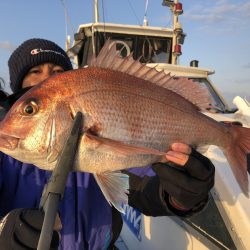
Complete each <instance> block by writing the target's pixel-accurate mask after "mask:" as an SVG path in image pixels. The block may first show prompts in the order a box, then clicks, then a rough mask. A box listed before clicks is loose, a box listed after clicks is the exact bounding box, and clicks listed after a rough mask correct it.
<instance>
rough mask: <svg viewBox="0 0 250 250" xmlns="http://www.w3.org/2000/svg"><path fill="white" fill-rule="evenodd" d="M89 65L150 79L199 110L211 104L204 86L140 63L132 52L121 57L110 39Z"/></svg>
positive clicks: (209, 96)
mask: <svg viewBox="0 0 250 250" xmlns="http://www.w3.org/2000/svg"><path fill="white" fill-rule="evenodd" d="M89 66H90V67H100V68H107V69H111V70H115V71H119V72H123V73H126V74H129V75H132V76H135V77H138V78H141V79H144V80H147V81H150V82H152V83H154V84H156V85H158V86H161V87H164V88H167V89H169V90H171V91H173V92H175V93H177V94H179V95H181V96H182V97H184V98H185V99H187V100H188V101H190V102H192V103H193V104H194V105H196V106H197V107H198V108H200V109H201V110H206V109H207V108H209V107H210V106H211V95H210V93H209V91H208V90H207V89H206V88H205V87H203V86H201V85H200V84H199V83H196V82H194V81H192V80H189V79H188V78H185V77H180V78H174V77H172V76H171V75H170V72H168V73H166V72H165V71H164V70H162V71H158V70H156V69H155V67H153V68H152V67H148V66H147V65H144V64H142V63H140V61H139V59H137V60H134V59H133V53H130V54H129V55H128V56H127V57H125V58H123V57H121V56H120V51H118V50H116V43H115V42H114V41H112V40H107V41H106V43H105V44H104V46H103V48H102V49H101V51H100V52H99V54H98V56H97V57H93V58H92V60H91V62H90V64H89Z"/></svg>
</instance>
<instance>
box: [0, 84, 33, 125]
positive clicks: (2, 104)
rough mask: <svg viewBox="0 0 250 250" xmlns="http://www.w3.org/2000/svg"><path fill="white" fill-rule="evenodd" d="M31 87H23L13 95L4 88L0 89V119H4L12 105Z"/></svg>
mask: <svg viewBox="0 0 250 250" xmlns="http://www.w3.org/2000/svg"><path fill="white" fill-rule="evenodd" d="M30 89H31V87H27V88H23V89H21V90H19V91H18V92H16V93H15V94H12V95H8V94H7V93H6V92H4V91H3V90H0V121H1V120H3V118H4V117H5V115H6V114H7V113H8V111H9V110H10V108H11V107H12V105H13V104H14V103H15V102H16V101H17V100H18V99H19V98H20V97H21V96H22V95H23V94H25V93H26V92H27V91H28V90H30Z"/></svg>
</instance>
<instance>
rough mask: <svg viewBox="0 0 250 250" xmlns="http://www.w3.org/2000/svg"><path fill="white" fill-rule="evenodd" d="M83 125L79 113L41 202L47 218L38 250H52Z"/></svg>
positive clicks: (41, 207) (45, 218)
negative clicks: (60, 210) (57, 222)
mask: <svg viewBox="0 0 250 250" xmlns="http://www.w3.org/2000/svg"><path fill="white" fill-rule="evenodd" d="M82 125H83V116H82V113H80V112H78V113H77V114H76V116H75V118H74V121H73V125H72V129H71V133H70V135H69V137H68V139H67V141H66V142H65V144H64V147H63V149H62V151H61V153H60V156H59V159H58V161H57V164H56V167H55V169H54V170H53V172H52V175H51V177H50V179H49V181H48V183H47V184H46V186H45V187H44V190H43V194H42V197H41V200H40V209H42V210H43V211H44V213H45V216H44V221H43V226H42V231H41V235H40V239H39V242H38V248H37V249H38V250H47V249H49V248H50V243H51V237H52V233H53V228H54V224H55V220H56V214H57V210H58V204H59V201H60V200H61V199H62V198H63V195H64V190H65V185H66V181H67V177H68V174H69V172H70V171H71V170H72V168H73V164H74V159H75V154H76V151H77V148H78V143H79V137H80V131H81V128H82Z"/></svg>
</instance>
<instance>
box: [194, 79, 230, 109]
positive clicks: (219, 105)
mask: <svg viewBox="0 0 250 250" xmlns="http://www.w3.org/2000/svg"><path fill="white" fill-rule="evenodd" d="M189 79H192V80H193V81H194V82H198V83H200V84H201V85H202V86H204V87H205V88H207V89H208V91H209V93H210V94H211V99H212V103H211V105H212V107H213V108H211V109H209V110H208V111H210V112H213V113H226V112H229V110H228V109H227V104H226V103H224V101H223V100H222V99H221V98H220V96H219V95H218V94H217V92H216V91H215V89H214V88H213V87H212V85H211V84H210V82H209V81H208V80H207V79H206V78H192V77H190V78H189Z"/></svg>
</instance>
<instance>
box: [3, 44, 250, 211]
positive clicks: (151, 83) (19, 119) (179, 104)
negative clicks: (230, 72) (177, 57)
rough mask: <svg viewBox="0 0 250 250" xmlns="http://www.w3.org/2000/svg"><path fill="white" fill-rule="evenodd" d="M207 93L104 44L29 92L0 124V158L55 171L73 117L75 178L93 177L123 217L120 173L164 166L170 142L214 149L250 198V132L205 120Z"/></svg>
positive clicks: (125, 179)
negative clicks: (79, 121) (84, 62)
mask: <svg viewBox="0 0 250 250" xmlns="http://www.w3.org/2000/svg"><path fill="white" fill-rule="evenodd" d="M209 107H211V97H210V94H209V92H208V90H207V89H206V88H205V87H203V86H201V85H200V84H198V83H196V82H194V81H192V80H190V79H187V78H185V77H180V78H176V77H172V76H171V75H170V73H169V72H165V71H158V70H157V69H156V68H154V67H153V68H152V67H148V66H147V65H145V64H141V63H140V61H139V59H137V60H134V59H133V54H132V53H131V54H130V55H128V56H127V57H123V56H121V54H120V53H119V51H117V50H116V47H115V46H114V45H112V43H111V41H108V42H106V43H105V45H104V46H103V48H102V50H101V51H100V53H99V54H98V56H97V57H93V58H92V60H91V62H90V64H89V66H88V67H85V68H79V69H74V70H71V71H67V72H64V73H61V74H57V75H55V76H52V77H50V78H48V79H47V80H45V81H43V82H41V83H39V84H38V85H36V86H34V87H32V88H31V89H30V90H28V91H27V92H26V93H25V94H24V95H22V96H21V97H20V98H19V99H18V100H17V101H16V102H15V103H14V105H13V106H12V107H11V109H10V110H9V112H8V113H7V115H6V116H5V117H4V119H3V120H2V121H1V122H0V151H2V152H4V153H6V154H8V155H10V156H12V157H14V158H15V159H17V160H20V161H22V162H26V163H31V164H34V165H36V166H37V167H38V168H41V169H46V170H50V171H52V170H53V169H54V167H55V165H56V162H57V160H58V157H59V155H60V152H61V150H62V147H63V145H64V143H65V140H66V138H67V136H68V135H69V132H70V128H71V124H72V121H73V118H74V116H75V115H76V113H77V112H81V113H82V114H83V116H84V124H83V126H82V130H81V136H80V142H79V147H78V150H77V152H76V157H75V162H74V169H73V171H81V172H89V173H92V174H93V175H94V176H95V179H96V181H97V183H98V185H99V186H100V188H101V190H102V192H103V194H104V196H105V198H106V199H107V201H108V202H109V203H110V205H113V206H115V207H116V208H117V209H118V210H119V211H123V208H122V204H124V203H127V200H128V196H127V194H128V189H129V184H128V183H129V179H128V175H126V174H125V173H123V172H122V171H121V170H124V169H129V168H132V167H145V166H147V165H149V164H153V163H156V162H166V157H165V155H166V152H167V151H168V150H169V149H170V146H171V144H172V143H174V142H181V143H185V144H188V145H191V146H192V147H196V146H202V145H216V146H218V147H219V148H220V149H221V150H222V151H223V153H224V154H225V156H226V158H227V160H228V162H229V164H230V166H231V168H232V171H233V173H234V176H235V177H236V180H237V181H238V183H239V185H240V187H241V189H242V191H243V193H244V194H245V195H248V173H247V158H246V155H247V153H249V152H250V143H249V142H250V130H249V128H245V127H239V126H227V125H225V124H222V123H220V122H217V121H215V120H214V119H212V118H210V117H208V116H206V115H205V114H203V111H204V110H207V109H208V108H209Z"/></svg>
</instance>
